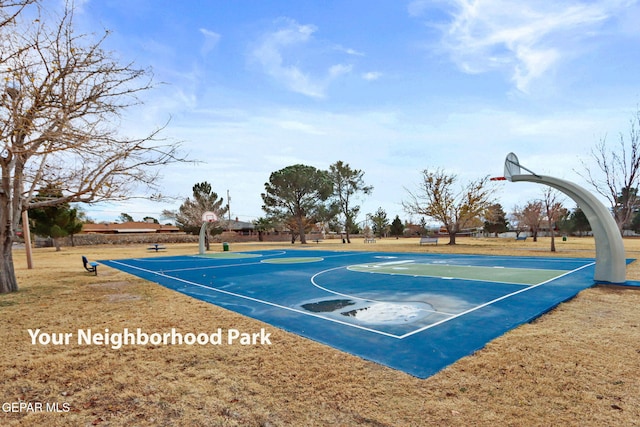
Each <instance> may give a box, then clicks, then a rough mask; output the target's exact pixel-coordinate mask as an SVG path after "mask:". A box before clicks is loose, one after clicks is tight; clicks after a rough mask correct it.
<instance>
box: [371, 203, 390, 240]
mask: <svg viewBox="0 0 640 427" xmlns="http://www.w3.org/2000/svg"><path fill="white" fill-rule="evenodd" d="M369 218H371V222H372V223H373V227H372V228H373V233H374V234H375V235H376V236H378V237H380V238H382V237H384V236H385V234H386V233H387V229H388V228H389V220H388V219H387V212H386V211H385V210H384V209H382V207H379V208H378V210H377V211H376V212H375V213H374V214H373V215H369Z"/></svg>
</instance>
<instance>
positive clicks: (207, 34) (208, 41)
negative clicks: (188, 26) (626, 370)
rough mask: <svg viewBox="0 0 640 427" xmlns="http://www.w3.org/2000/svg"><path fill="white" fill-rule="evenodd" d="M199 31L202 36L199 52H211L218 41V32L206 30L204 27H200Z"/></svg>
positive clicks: (204, 53)
mask: <svg viewBox="0 0 640 427" xmlns="http://www.w3.org/2000/svg"><path fill="white" fill-rule="evenodd" d="M200 33H201V34H202V35H203V36H204V43H203V44H202V48H201V49H200V53H202V54H203V55H206V54H207V53H209V52H211V51H212V50H213V49H214V48H215V47H216V46H217V45H218V43H219V42H220V34H218V33H216V32H214V31H211V30H207V29H205V28H200Z"/></svg>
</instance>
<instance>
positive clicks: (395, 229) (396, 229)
mask: <svg viewBox="0 0 640 427" xmlns="http://www.w3.org/2000/svg"><path fill="white" fill-rule="evenodd" d="M389 232H390V233H391V235H392V236H395V237H396V238H398V237H400V236H402V233H403V232H404V224H403V223H402V221H401V220H400V216H398V215H396V217H395V218H394V219H393V221H392V222H391V227H390V229H389Z"/></svg>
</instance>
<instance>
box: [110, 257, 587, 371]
mask: <svg viewBox="0 0 640 427" xmlns="http://www.w3.org/2000/svg"><path fill="white" fill-rule="evenodd" d="M100 262H101V263H102V264H104V265H108V266H110V267H113V268H116V269H119V270H122V271H125V272H127V273H130V274H133V275H135V276H138V277H142V278H144V279H147V280H149V281H152V282H155V283H158V284H160V285H162V286H165V287H167V288H170V289H173V290H175V291H178V292H181V293H183V294H186V295H189V296H191V297H194V298H197V299H200V300H203V301H207V302H210V303H212V304H215V305H218V306H220V307H223V308H226V309H228V310H232V311H235V312H237V313H240V314H243V315H245V316H249V317H252V318H255V319H258V320H261V321H263V322H266V323H268V324H270V325H272V326H274V327H278V328H282V329H284V330H287V331H289V332H293V333H295V334H298V335H300V336H303V337H306V338H309V339H312V340H314V341H317V342H321V343H324V344H326V345H329V346H332V347H334V348H336V349H339V350H342V351H345V352H348V353H351V354H354V355H357V356H359V357H362V358H364V359H367V360H370V361H374V362H377V363H380V364H382V365H385V366H388V367H391V368H394V369H398V370H401V371H404V372H406V373H408V374H411V375H413V376H416V377H419V378H426V377H428V376H430V375H433V374H434V373H436V372H438V371H439V370H441V369H442V368H444V367H445V366H447V365H449V364H451V363H453V362H455V361H456V360H458V359H460V358H461V357H464V356H467V355H470V354H472V353H473V352H474V351H476V350H478V349H481V348H482V347H484V346H485V345H486V344H487V343H488V342H489V341H490V340H492V339H494V338H496V337H498V336H500V335H502V334H504V333H505V332H507V331H509V330H510V329H512V328H514V327H516V326H518V325H520V324H522V323H525V322H529V321H531V320H532V319H535V318H536V317H538V316H540V315H541V314H543V313H545V312H547V311H548V310H550V309H552V308H553V307H555V306H556V305H557V304H559V303H561V302H563V301H565V300H567V299H570V298H572V297H573V296H575V295H576V294H577V293H578V292H580V291H581V290H583V289H585V288H588V287H590V286H592V285H593V284H594V280H593V276H594V268H595V260H594V259H586V258H541V257H511V256H509V257H506V256H479V255H447V254H425V253H383V252H334V251H321V250H311V249H298V250H270V251H251V252H222V253H206V254H199V255H193V256H174V257H154V258H134V259H124V260H102V261H100ZM202 322H203V325H206V326H211V327H212V328H217V325H216V323H215V322H216V319H215V318H212V319H202ZM212 351H215V350H212Z"/></svg>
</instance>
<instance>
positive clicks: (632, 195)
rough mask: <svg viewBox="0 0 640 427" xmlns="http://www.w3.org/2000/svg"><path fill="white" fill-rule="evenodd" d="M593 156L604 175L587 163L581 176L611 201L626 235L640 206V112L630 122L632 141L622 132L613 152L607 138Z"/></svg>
mask: <svg viewBox="0 0 640 427" xmlns="http://www.w3.org/2000/svg"><path fill="white" fill-rule="evenodd" d="M591 157H592V158H593V159H594V160H595V162H596V165H597V166H598V169H599V170H600V171H599V172H600V173H598V174H596V171H594V170H592V168H589V166H588V165H587V164H586V163H585V162H584V161H583V162H582V166H583V169H584V170H583V172H578V173H579V174H580V176H582V177H583V178H584V179H586V180H587V182H589V184H591V186H592V187H593V188H594V189H595V190H596V191H597V192H598V193H600V194H601V195H602V196H604V197H605V198H606V199H607V200H608V201H609V205H610V206H611V211H612V212H613V217H614V219H615V220H616V224H618V229H619V230H620V233H622V230H623V228H624V226H626V225H628V224H629V223H630V221H631V219H632V216H633V213H634V210H635V209H636V208H637V206H638V204H639V199H638V194H637V192H638V185H640V109H638V110H637V111H636V113H635V115H634V117H633V118H632V119H631V120H630V127H629V135H628V139H627V138H625V136H624V134H622V133H620V135H619V140H618V148H617V149H612V148H610V147H609V145H608V143H607V139H606V137H604V138H602V139H601V140H600V141H599V142H598V143H597V144H596V146H595V147H594V148H592V149H591Z"/></svg>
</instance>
